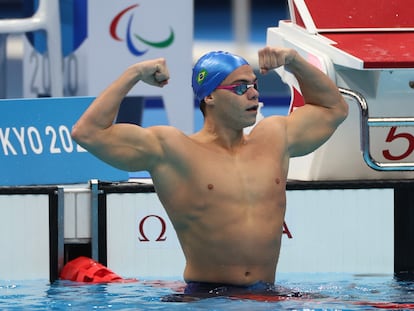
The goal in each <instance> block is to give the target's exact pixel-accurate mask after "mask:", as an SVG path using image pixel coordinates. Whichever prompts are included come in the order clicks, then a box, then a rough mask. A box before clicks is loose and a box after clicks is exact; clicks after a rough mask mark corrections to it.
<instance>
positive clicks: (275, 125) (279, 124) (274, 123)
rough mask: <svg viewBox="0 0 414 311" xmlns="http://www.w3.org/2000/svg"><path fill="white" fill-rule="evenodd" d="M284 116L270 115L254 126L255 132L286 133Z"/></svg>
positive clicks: (285, 118)
mask: <svg viewBox="0 0 414 311" xmlns="http://www.w3.org/2000/svg"><path fill="white" fill-rule="evenodd" d="M287 119H288V117H286V116H270V117H266V118H264V119H263V120H261V121H260V122H259V123H257V125H256V126H255V132H258V134H272V135H275V132H277V133H280V134H285V133H286V126H287Z"/></svg>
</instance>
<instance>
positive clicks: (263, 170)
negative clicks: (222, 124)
mask: <svg viewBox="0 0 414 311" xmlns="http://www.w3.org/2000/svg"><path fill="white" fill-rule="evenodd" d="M268 132H270V131H268ZM272 132H273V131H272ZM172 137H173V138H172ZM280 137H284V135H283V133H281V134H280ZM165 148H167V149H166V150H165V152H168V153H169V154H170V155H172V156H170V157H169V161H167V162H164V163H163V164H161V165H160V166H159V167H157V168H156V169H155V170H154V171H153V172H152V177H153V180H154V184H155V187H156V190H157V193H158V196H159V198H160V200H161V202H162V203H163V205H164V207H165V209H166V211H167V213H168V214H169V217H170V219H171V221H172V223H173V225H174V227H175V230H176V232H177V235H178V238H179V240H180V243H181V246H182V249H183V251H184V255H185V257H186V261H187V264H186V268H185V271H184V278H185V280H186V281H200V282H220V283H229V284H240V285H242V284H251V283H254V282H256V281H265V282H274V276H275V271H276V265H277V259H278V257H279V250H280V241H281V236H282V227H283V220H284V214H285V205H286V198H285V187H286V175H287V167H288V157H287V155H286V150H285V149H286V146H285V142H284V141H283V139H282V140H280V139H278V135H275V133H274V132H273V133H272V135H270V133H269V134H266V131H265V129H264V127H262V130H260V129H258V130H255V131H253V132H252V134H251V135H250V136H248V137H246V139H245V142H244V143H241V144H240V146H238V147H237V148H235V149H234V150H227V149H225V148H221V147H219V146H217V145H215V144H214V143H209V142H203V141H202V139H199V137H198V136H197V135H195V136H192V137H186V136H184V135H181V134H180V133H178V132H177V134H175V135H169V141H168V142H167V143H166V145H165ZM170 148H171V149H170ZM169 149H170V150H169Z"/></svg>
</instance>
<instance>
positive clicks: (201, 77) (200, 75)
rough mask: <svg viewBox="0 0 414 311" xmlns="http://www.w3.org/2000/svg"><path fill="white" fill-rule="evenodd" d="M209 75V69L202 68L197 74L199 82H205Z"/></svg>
mask: <svg viewBox="0 0 414 311" xmlns="http://www.w3.org/2000/svg"><path fill="white" fill-rule="evenodd" d="M206 76H207V70H205V69H201V71H200V72H199V73H198V75H197V83H198V84H199V85H200V84H201V83H203V81H204V79H205V78H206Z"/></svg>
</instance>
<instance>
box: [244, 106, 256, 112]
mask: <svg viewBox="0 0 414 311" xmlns="http://www.w3.org/2000/svg"><path fill="white" fill-rule="evenodd" d="M258 108H259V105H253V106H250V107H249V108H247V109H246V111H257V109H258Z"/></svg>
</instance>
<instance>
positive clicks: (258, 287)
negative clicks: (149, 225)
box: [162, 281, 302, 302]
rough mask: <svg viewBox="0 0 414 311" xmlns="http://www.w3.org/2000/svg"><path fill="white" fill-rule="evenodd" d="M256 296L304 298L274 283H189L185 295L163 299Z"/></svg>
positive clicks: (172, 300)
mask: <svg viewBox="0 0 414 311" xmlns="http://www.w3.org/2000/svg"><path fill="white" fill-rule="evenodd" d="M249 295H253V296H252V298H253V299H254V296H256V295H259V296H260V297H262V296H267V297H269V296H273V297H281V298H290V297H292V298H293V297H296V298H297V297H302V294H301V293H299V292H295V291H292V290H290V289H287V288H284V287H281V286H276V285H275V284H273V283H267V282H261V281H259V282H256V283H254V284H251V285H245V286H244V285H230V284H222V283H208V282H188V283H187V286H186V287H185V289H184V294H172V295H168V296H165V297H163V298H162V301H165V302H167V301H168V302H187V301H194V300H199V299H204V298H212V297H220V296H224V297H240V298H249Z"/></svg>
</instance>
